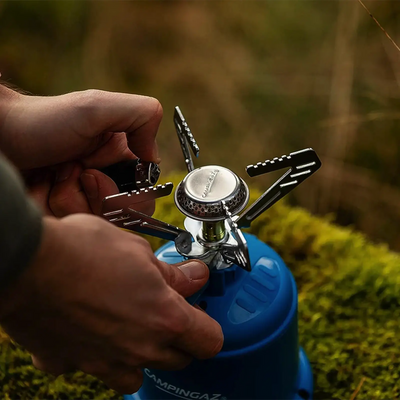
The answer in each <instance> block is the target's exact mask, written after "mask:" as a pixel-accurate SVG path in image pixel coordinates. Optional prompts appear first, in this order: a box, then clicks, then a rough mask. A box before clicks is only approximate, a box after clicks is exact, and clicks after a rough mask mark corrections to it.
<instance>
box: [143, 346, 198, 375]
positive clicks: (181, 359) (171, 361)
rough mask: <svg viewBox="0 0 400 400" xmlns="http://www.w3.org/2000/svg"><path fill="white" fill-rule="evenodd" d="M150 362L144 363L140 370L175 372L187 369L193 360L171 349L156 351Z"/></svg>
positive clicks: (179, 351) (187, 355) (177, 350)
mask: <svg viewBox="0 0 400 400" xmlns="http://www.w3.org/2000/svg"><path fill="white" fill-rule="evenodd" d="M151 358H152V359H151V361H146V362H144V363H143V364H142V365H139V366H140V367H141V368H154V369H161V370H164V371H177V370H180V369H183V368H185V367H187V366H188V365H189V364H190V363H191V362H192V360H193V357H192V356H190V355H189V354H187V353H184V352H183V351H181V350H179V349H174V348H172V347H168V348H164V349H161V350H160V349H158V350H157V353H156V354H154V356H153V357H151Z"/></svg>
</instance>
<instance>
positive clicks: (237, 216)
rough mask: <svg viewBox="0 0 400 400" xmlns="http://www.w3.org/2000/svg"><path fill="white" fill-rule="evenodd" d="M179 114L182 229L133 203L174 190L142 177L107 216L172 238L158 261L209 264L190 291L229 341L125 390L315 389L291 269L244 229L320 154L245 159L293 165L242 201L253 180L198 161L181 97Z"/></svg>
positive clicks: (186, 393) (292, 395) (179, 393)
mask: <svg viewBox="0 0 400 400" xmlns="http://www.w3.org/2000/svg"><path fill="white" fill-rule="evenodd" d="M174 123H175V127H176V131H177V134H178V138H179V141H180V144H181V147H182V152H183V156H184V159H185V164H186V167H187V170H188V174H187V175H186V177H185V178H184V179H183V180H182V182H180V183H179V185H178V187H177V189H176V191H175V204H176V206H177V207H178V209H179V210H180V211H181V212H182V213H183V214H184V215H185V216H186V219H185V222H184V226H185V229H180V228H178V227H176V226H173V225H170V224H168V223H166V222H163V221H159V220H156V219H154V218H152V217H150V216H148V215H145V214H143V213H140V212H138V211H136V210H135V204H137V203H139V202H142V201H146V200H149V199H155V198H158V197H161V196H166V195H169V194H170V193H171V192H172V188H173V185H172V183H167V184H165V185H156V186H150V187H148V186H145V185H142V184H141V181H137V182H136V189H135V190H132V191H129V192H124V193H120V194H117V195H114V196H109V197H106V198H105V199H104V201H103V216H104V217H105V218H106V219H107V220H109V221H110V222H112V223H114V224H116V225H117V226H119V227H120V228H123V229H127V230H132V231H135V232H141V233H145V234H149V235H152V236H157V237H160V238H164V239H168V240H170V241H171V242H169V243H167V244H166V245H164V246H163V247H161V248H160V249H159V250H157V252H156V256H157V257H158V259H160V260H161V261H165V262H167V263H170V264H175V263H178V262H181V261H183V260H186V259H192V258H195V259H200V260H202V261H204V262H205V263H206V264H207V265H208V266H209V268H210V279H209V281H208V283H207V284H206V285H205V286H204V287H203V288H202V290H201V291H200V292H198V293H196V294H195V295H194V296H191V297H190V298H189V299H188V301H189V302H190V303H191V304H195V303H196V304H198V305H199V306H200V307H201V308H203V309H204V310H205V311H206V312H207V314H208V315H209V316H210V317H212V318H214V319H215V320H216V321H218V322H219V323H220V325H221V327H222V330H223V333H224V338H225V340H224V346H223V348H222V351H221V352H220V353H219V354H218V355H217V356H215V357H214V358H212V359H209V360H201V361H200V360H194V361H193V362H192V363H191V364H190V365H189V366H188V367H186V368H185V369H183V370H181V371H160V370H153V369H144V374H143V375H144V382H143V386H142V388H141V389H140V390H139V392H138V393H136V394H133V395H126V396H125V400H133V399H136V400H144V399H146V400H149V399H177V398H179V399H187V400H192V399H202V400H212V399H219V400H227V399H299V400H300V399H310V398H311V397H312V391H313V379H312V373H311V368H310V364H309V362H308V360H307V357H306V355H305V353H304V351H303V350H302V349H301V348H299V344H298V329H297V288H296V284H295V281H294V279H293V276H292V274H291V273H290V271H289V270H288V268H287V267H286V266H285V264H284V262H283V261H282V259H281V258H280V257H279V255H278V254H277V253H276V252H275V251H274V250H272V249H271V248H270V247H269V246H267V245H266V244H265V243H263V242H261V241H260V240H259V239H257V238H256V237H255V236H253V235H250V234H244V233H242V231H241V229H242V228H245V227H249V226H250V224H251V222H252V221H253V220H254V219H256V218H257V217H258V216H259V215H260V214H261V213H263V212H264V211H266V210H267V209H268V208H270V207H271V206H272V205H273V204H275V203H276V202H277V201H278V200H279V199H281V198H282V197H284V196H285V195H286V194H287V193H289V192H290V191H291V190H292V189H294V188H295V187H296V186H298V185H299V184H300V183H301V182H303V181H304V180H305V179H307V178H308V177H309V176H311V175H312V174H313V173H314V172H315V171H316V170H317V169H318V168H319V167H320V166H321V162H320V160H319V159H318V156H317V154H316V153H315V152H314V150H313V149H311V148H308V149H304V150H301V151H297V152H294V153H290V154H289V155H288V156H282V157H280V158H274V159H272V160H267V161H264V162H259V163H257V164H254V165H250V166H248V167H247V168H246V171H247V173H248V174H249V175H250V176H251V177H254V176H258V175H261V174H265V173H268V172H272V171H277V170H281V169H286V170H287V171H286V172H285V173H284V174H283V175H282V176H281V178H279V179H278V180H277V181H276V182H275V183H274V184H273V185H272V186H271V187H270V188H269V189H268V190H267V191H266V192H265V193H264V194H263V195H262V196H261V197H260V198H259V199H258V200H256V201H255V202H254V203H253V204H252V205H251V206H250V207H248V208H247V209H245V208H246V205H247V203H248V200H249V189H248V187H247V185H246V183H245V182H244V180H243V179H241V178H240V177H238V176H237V175H236V174H235V173H233V172H232V171H230V170H229V169H227V168H224V167H221V166H218V165H208V166H204V167H200V168H196V169H195V168H194V165H193V159H192V153H193V154H194V155H195V156H196V157H197V156H198V154H199V147H198V145H197V143H196V141H195V139H194V137H193V135H192V133H191V131H190V129H189V127H188V125H187V123H186V121H185V118H184V117H183V115H182V113H181V111H180V109H179V107H176V108H175V114H174ZM139 164H140V163H139ZM140 165H141V169H142V170H145V171H153V172H154V171H157V170H158V169H157V167H156V166H155V165H152V164H151V163H144V162H141V164H140ZM158 173H159V171H158ZM139 175H140V176H143V174H139ZM144 175H146V174H144ZM156 180H157V179H156V177H155V173H153V175H152V181H153V182H154V181H156ZM147 182H149V179H148V180H147ZM142 186H144V187H142Z"/></svg>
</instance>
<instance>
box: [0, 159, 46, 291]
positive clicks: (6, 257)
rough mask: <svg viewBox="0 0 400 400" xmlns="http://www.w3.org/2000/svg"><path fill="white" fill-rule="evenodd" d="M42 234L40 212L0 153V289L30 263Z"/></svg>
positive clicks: (16, 174)
mask: <svg viewBox="0 0 400 400" xmlns="http://www.w3.org/2000/svg"><path fill="white" fill-rule="evenodd" d="M41 235H42V216H41V213H40V211H39V209H38V208H37V207H36V206H35V205H34V204H33V201H32V200H30V199H29V198H28V196H27V195H26V193H25V190H24V185H23V183H22V180H21V178H20V177H19V176H18V173H17V172H16V171H15V170H14V168H13V167H12V166H11V164H10V163H9V162H8V161H7V160H6V159H5V158H4V156H3V155H2V154H1V153H0V291H1V290H2V289H3V288H5V287H6V286H7V285H9V284H10V282H12V281H13V279H15V278H16V277H17V276H18V275H19V274H20V273H21V272H22V271H23V270H24V268H25V267H26V266H27V265H28V264H29V263H30V261H31V260H32V257H33V256H34V254H35V253H36V251H37V249H38V247H39V245H40V240H41Z"/></svg>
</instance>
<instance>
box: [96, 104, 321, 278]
mask: <svg viewBox="0 0 400 400" xmlns="http://www.w3.org/2000/svg"><path fill="white" fill-rule="evenodd" d="M174 123H175V127H176V131H177V134H178V138H179V141H180V145H181V148H182V152H183V155H184V158H185V164H186V167H187V169H188V171H189V173H188V175H187V176H186V177H185V178H184V179H183V180H182V182H181V183H180V184H179V185H178V187H177V190H176V191H175V204H176V206H177V207H178V209H179V210H180V211H181V212H182V213H183V214H184V215H186V216H187V218H186V219H185V228H186V230H183V229H180V228H178V227H176V226H173V225H170V224H167V223H165V222H163V221H159V220H156V219H155V218H152V217H150V216H148V215H145V214H142V213H140V212H138V211H136V210H134V208H135V204H137V203H139V202H142V201H147V200H153V199H156V198H158V197H162V196H166V195H169V194H170V193H171V191H172V187H173V185H172V183H167V184H166V185H158V186H154V187H146V188H143V189H140V190H133V191H131V192H125V193H121V194H117V195H114V196H108V197H106V198H105V199H104V200H103V216H104V218H106V219H107V220H108V221H110V222H111V223H113V224H115V225H117V226H119V227H121V228H123V229H127V230H131V231H135V232H141V233H146V234H149V235H152V236H156V237H160V238H163V239H168V240H173V241H174V242H175V246H176V249H177V251H178V253H179V254H181V255H182V256H183V257H185V258H188V259H190V258H196V259H200V260H202V261H204V262H205V263H206V264H207V265H208V266H209V268H210V269H211V268H217V269H224V268H229V267H230V266H231V265H232V264H236V265H238V266H240V267H241V268H243V269H245V270H247V271H250V270H251V264H250V257H249V251H248V248H247V243H246V239H245V237H244V236H243V234H242V232H241V230H240V228H242V227H245V226H249V225H250V223H251V222H252V221H253V220H254V219H255V218H257V217H258V216H259V215H260V214H261V213H262V212H264V211H265V210H267V209H268V208H269V207H271V206H272V205H273V204H275V203H276V202H277V201H278V200H279V199H281V198H282V197H283V196H285V195H286V194H287V193H289V192H290V191H291V190H292V189H294V188H295V187H296V186H298V185H299V184H300V183H301V182H303V181H304V180H305V179H306V178H308V177H309V176H311V175H312V174H313V173H314V172H315V171H317V170H318V168H319V167H320V166H321V162H320V160H319V158H318V156H317V155H316V153H315V152H314V150H313V149H304V150H301V151H297V152H294V153H290V154H289V155H288V156H282V157H280V158H278V157H277V158H274V159H272V160H266V161H264V162H259V163H257V164H255V165H249V166H248V167H247V169H246V170H247V173H248V174H249V175H250V176H257V175H260V174H264V173H268V172H272V171H277V170H280V169H283V168H287V169H288V171H286V172H285V173H284V174H283V175H282V176H281V178H280V179H278V180H277V181H276V182H275V183H274V184H273V185H272V186H271V187H270V188H269V189H267V190H266V192H265V193H264V194H263V195H262V196H260V198H259V199H258V200H256V201H255V202H254V203H253V204H252V205H251V206H250V207H249V208H248V209H247V210H246V211H245V212H244V213H243V214H242V215H240V216H239V215H238V214H239V213H240V212H242V211H243V209H244V208H245V207H246V205H247V203H248V200H249V190H248V187H247V185H246V183H245V182H244V181H243V180H242V179H241V178H240V177H238V176H237V175H236V174H235V173H233V172H232V171H230V170H229V169H227V168H225V167H221V166H218V165H208V166H204V167H201V168H197V169H194V165H193V160H192V156H191V152H192V153H193V154H194V155H195V156H196V157H197V156H198V154H199V147H198V146H197V143H196V141H195V139H194V137H193V135H192V132H191V131H190V129H189V127H188V125H187V123H186V121H185V118H184V117H183V114H182V112H181V110H180V109H179V107H175V113H174ZM136 173H137V176H138V178H137V181H136V184H137V185H138V186H139V185H142V184H143V185H145V183H146V182H147V183H152V182H153V181H154V182H155V181H156V180H157V179H158V176H159V174H160V170H159V168H158V166H157V165H156V164H153V163H145V162H138V163H137V168H136ZM135 177H136V175H135ZM128 178H129V177H128ZM128 180H129V179H128Z"/></svg>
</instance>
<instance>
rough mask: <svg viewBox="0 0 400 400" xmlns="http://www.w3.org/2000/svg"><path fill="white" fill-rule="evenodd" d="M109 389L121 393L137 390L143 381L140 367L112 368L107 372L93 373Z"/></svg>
mask: <svg viewBox="0 0 400 400" xmlns="http://www.w3.org/2000/svg"><path fill="white" fill-rule="evenodd" d="M95 376H96V377H97V378H99V379H100V380H102V381H103V382H104V383H105V384H106V385H107V386H109V387H110V388H111V389H114V390H116V391H117V392H119V393H121V394H131V393H135V392H137V391H138V390H139V389H140V387H141V386H142V383H143V373H142V371H141V370H140V369H138V368H136V369H132V370H129V369H125V368H124V369H114V370H113V371H112V372H110V373H108V374H95Z"/></svg>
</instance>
